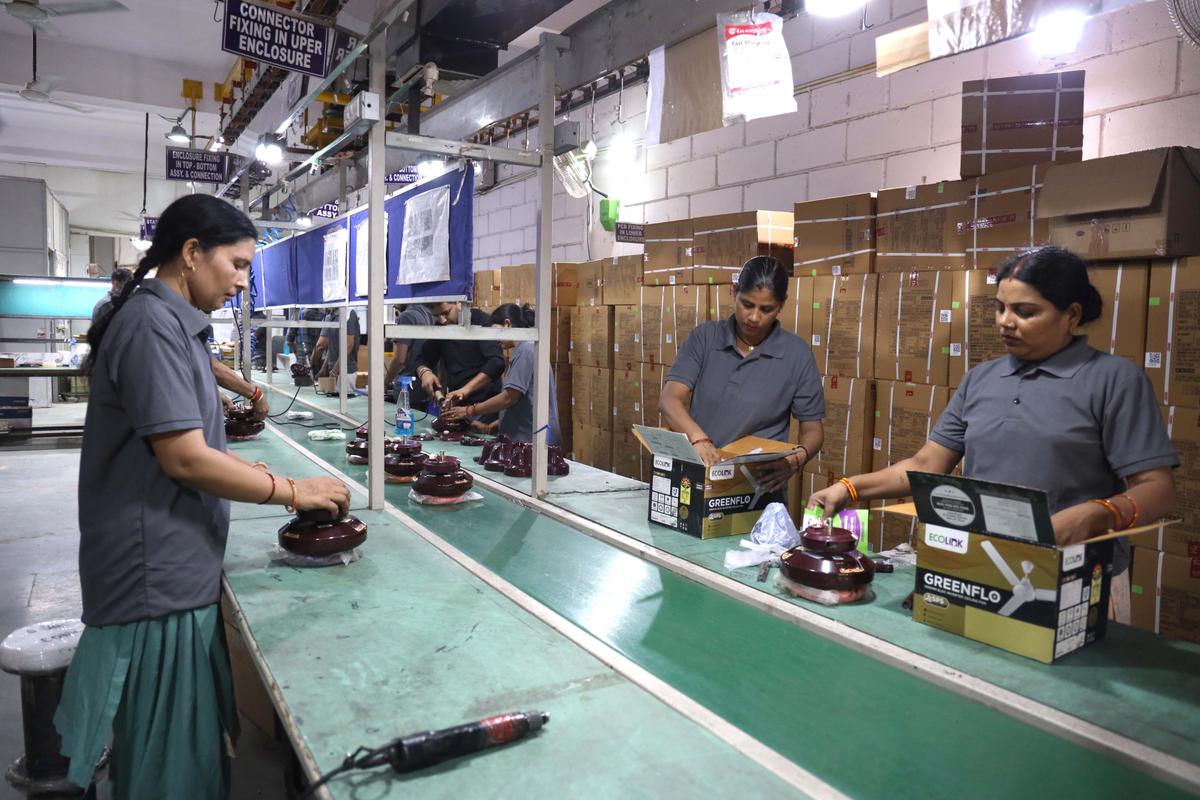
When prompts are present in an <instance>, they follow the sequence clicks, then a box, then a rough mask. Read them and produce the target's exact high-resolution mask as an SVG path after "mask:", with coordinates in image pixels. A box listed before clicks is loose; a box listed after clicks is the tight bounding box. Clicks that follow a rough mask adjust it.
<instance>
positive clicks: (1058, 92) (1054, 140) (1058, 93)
mask: <svg viewBox="0 0 1200 800" xmlns="http://www.w3.org/2000/svg"><path fill="white" fill-rule="evenodd" d="M1055 75H1056V76H1057V80H1056V81H1055V82H1054V124H1053V125H1052V126H1051V127H1050V160H1051V161H1057V160H1058V159H1057V158H1056V156H1057V155H1058V112H1059V109H1060V108H1061V107H1062V88H1063V85H1062V73H1061V72H1056V73H1055ZM1080 149H1082V148H1080Z"/></svg>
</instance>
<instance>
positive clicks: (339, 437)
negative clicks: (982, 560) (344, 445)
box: [308, 428, 346, 442]
mask: <svg viewBox="0 0 1200 800" xmlns="http://www.w3.org/2000/svg"><path fill="white" fill-rule="evenodd" d="M308 438H309V439H311V440H312V441H314V442H341V441H344V440H345V438H346V433H345V432H344V431H341V430H339V429H337V428H322V429H321V430H316V431H309V432H308Z"/></svg>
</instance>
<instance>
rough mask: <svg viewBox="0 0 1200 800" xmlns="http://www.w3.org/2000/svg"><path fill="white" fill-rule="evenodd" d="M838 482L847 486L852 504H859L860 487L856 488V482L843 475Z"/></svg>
mask: <svg viewBox="0 0 1200 800" xmlns="http://www.w3.org/2000/svg"><path fill="white" fill-rule="evenodd" d="M838 483H840V484H842V485H843V486H845V487H846V491H847V492H849V493H850V502H851V504H853V505H858V489H855V488H854V484H853V483H851V482H850V479H849V478H847V477H845V476H843V477H841V478H838Z"/></svg>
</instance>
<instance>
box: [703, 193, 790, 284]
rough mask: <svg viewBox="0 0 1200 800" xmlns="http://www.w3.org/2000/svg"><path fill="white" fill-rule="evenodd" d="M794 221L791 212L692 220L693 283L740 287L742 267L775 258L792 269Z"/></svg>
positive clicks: (770, 212)
mask: <svg viewBox="0 0 1200 800" xmlns="http://www.w3.org/2000/svg"><path fill="white" fill-rule="evenodd" d="M793 221H794V218H793V216H792V212H790V211H742V212H738V213H736V214H718V215H716V216H712V217H701V218H699V219H694V220H692V227H693V233H692V266H693V270H692V282H693V283H697V284H713V283H736V282H737V275H738V273H739V272H741V269H742V265H743V264H745V263H746V262H747V261H748V260H750V259H751V258H754V257H755V256H773V257H774V258H777V259H779V260H780V261H782V262H783V263H784V265H785V266H787V267H789V268H790V267H791V266H792V256H793V245H792V240H793V238H794V231H793V228H794V225H793Z"/></svg>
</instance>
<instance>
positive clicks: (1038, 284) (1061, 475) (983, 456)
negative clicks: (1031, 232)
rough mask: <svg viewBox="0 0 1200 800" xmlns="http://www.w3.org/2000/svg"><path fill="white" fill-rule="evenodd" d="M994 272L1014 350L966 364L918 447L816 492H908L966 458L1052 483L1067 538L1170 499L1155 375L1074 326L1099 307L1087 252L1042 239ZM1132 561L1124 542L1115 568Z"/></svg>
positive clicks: (981, 472) (1169, 459)
mask: <svg viewBox="0 0 1200 800" xmlns="http://www.w3.org/2000/svg"><path fill="white" fill-rule="evenodd" d="M997 278H998V283H997V286H996V324H997V326H998V327H999V329H1000V330H999V334H1000V338H1001V340H1002V341H1003V342H1004V347H1005V349H1006V350H1007V351H1008V355H1006V356H1001V357H1000V358H997V359H994V360H992V361H987V362H985V363H983V364H980V365H979V366H977V367H975V368H974V369H972V370H970V371H969V372H968V373H967V375H966V377H965V378H964V379H963V382H962V384H961V385H960V386H959V387H958V391H956V392H955V393H954V397H953V398H952V399H951V400H950V404H949V405H948V406H947V407H946V410H945V412H944V413H943V414H942V416H941V419H939V420H938V423H937V426H936V427H935V428H934V430H933V433H932V434H930V437H929V441H927V442H926V443H925V444H924V446H923V447H922V448H921V449H920V450H919V451H918V452H917V453H916V455H914V456H913V457H912V458H907V459H905V460H903V461H901V462H899V463H897V464H893V465H892V466H890V467H888V468H887V469H882V470H879V471H878V472H872V473H870V474H868V475H855V476H853V477H846V478H842V479H841V481H839V482H838V483H836V484H834V485H833V486H831V487H829V488H828V489H822V490H821V491H819V492H816V493H815V494H813V496H812V498H811V499H810V500H809V503H810V504H816V505H819V506H822V507H824V509H825V511H826V513H833V512H835V511H838V510H840V509H842V508H843V507H845V506H847V505H852V504H853V503H852V500H853V501H855V502H861V501H866V500H881V499H884V498H892V497H904V496H906V495H907V494H908V493H909V486H908V477H907V473H908V471H909V470H915V471H918V472H936V473H947V472H949V471H950V470H952V469H954V466H955V465H956V464H958V462H959V461H960V460H961V461H962V462H963V474H964V475H965V476H967V477H969V478H979V479H981V480H989V481H996V482H999V483H1010V484H1016V485H1020V486H1029V487H1033V488H1038V489H1044V490H1045V491H1046V493H1047V495H1048V499H1049V503H1050V512H1051V514H1052V515H1053V516H1052V518H1051V519H1052V522H1053V523H1054V535H1055V538H1056V539H1057V540H1058V542H1059V544H1071V543H1073V542H1078V541H1081V540H1083V539H1086V538H1088V537H1089V536H1092V535H1094V534H1097V533H1101V532H1103V531H1107V530H1120V529H1122V528H1128V527H1132V526H1134V525H1138V524H1144V523H1147V522H1152V521H1154V520H1156V519H1159V518H1160V517H1162V516H1164V515H1166V514H1168V513H1170V512H1171V511H1172V509H1173V508H1174V506H1175V480H1174V476H1173V475H1172V472H1171V470H1172V468H1174V467H1176V466H1178V465H1179V458H1178V456H1177V455H1176V453H1175V448H1174V447H1172V446H1171V441H1170V439H1169V438H1168V436H1167V431H1166V427H1165V425H1164V424H1163V419H1162V415H1161V411H1160V410H1159V407H1158V404H1157V403H1156V402H1155V399H1154V391H1153V389H1152V388H1151V386H1150V381H1149V379H1148V378H1147V377H1146V375H1145V374H1144V373H1143V372H1142V371H1141V370H1140V369H1138V368H1137V366H1136V365H1134V364H1133V363H1132V362H1131V361H1129V360H1127V359H1125V358H1121V357H1119V356H1114V355H1109V354H1107V353H1101V352H1099V351H1097V350H1094V349H1092V348H1091V347H1089V346H1088V343H1087V337H1085V336H1077V335H1076V334H1075V329H1076V327H1078V326H1079V325H1084V324H1086V323H1088V322H1091V321H1092V320H1095V319H1097V318H1098V317H1099V316H1100V310H1101V299H1100V295H1099V293H1098V292H1097V291H1096V288H1095V287H1094V286H1092V285H1091V283H1090V281H1089V280H1088V275H1087V266H1086V265H1085V264H1084V262H1083V261H1082V259H1080V258H1079V257H1078V256H1076V255H1075V254H1074V253H1071V252H1069V251H1067V250H1064V249H1062V248H1058V247H1041V248H1038V249H1036V250H1031V251H1029V252H1026V253H1022V254H1020V255H1018V256H1015V257H1013V258H1012V259H1009V260H1008V261H1007V262H1005V263H1004V264H1002V265H1001V266H1000V269H999V271H998V273H997ZM1127 564H1128V554H1127V550H1126V549H1124V548H1118V551H1117V556H1116V557H1115V558H1114V569H1115V570H1116V571H1117V572H1120V571H1122V570H1123V569H1124V567H1125V566H1126V565H1127Z"/></svg>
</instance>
